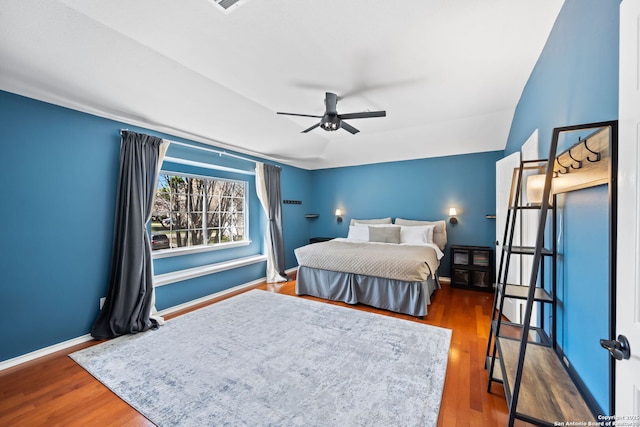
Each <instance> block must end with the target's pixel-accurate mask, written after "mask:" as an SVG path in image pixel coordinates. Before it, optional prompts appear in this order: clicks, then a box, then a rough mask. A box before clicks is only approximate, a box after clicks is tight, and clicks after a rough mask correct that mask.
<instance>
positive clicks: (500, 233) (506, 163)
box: [495, 152, 522, 323]
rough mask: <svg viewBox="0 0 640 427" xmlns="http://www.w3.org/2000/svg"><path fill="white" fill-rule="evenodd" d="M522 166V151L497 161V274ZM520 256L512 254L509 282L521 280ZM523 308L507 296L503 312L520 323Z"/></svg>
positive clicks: (517, 239)
mask: <svg viewBox="0 0 640 427" xmlns="http://www.w3.org/2000/svg"><path fill="white" fill-rule="evenodd" d="M518 167H520V153H519V152H518V153H513V154H511V155H510V156H507V157H505V158H503V159H500V160H498V161H497V162H496V257H495V258H496V275H497V274H498V273H499V271H500V270H499V268H500V259H501V258H502V242H503V241H504V230H505V224H506V223H507V206H509V196H510V194H511V181H512V178H513V170H514V169H517V168H518ZM513 244H514V245H519V244H520V226H519V225H517V226H516V228H515V233H514V236H513ZM520 276H521V273H520V257H519V256H513V255H512V256H511V261H510V263H509V275H508V277H507V282H508V283H521V282H520ZM521 312H522V310H521V309H520V304H518V301H517V300H512V299H511V298H506V299H505V301H504V307H503V310H502V314H504V315H505V316H506V317H507V319H509V320H510V321H512V322H514V323H520V315H521Z"/></svg>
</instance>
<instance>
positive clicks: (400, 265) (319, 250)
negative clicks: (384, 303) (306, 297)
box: [295, 239, 440, 282]
mask: <svg viewBox="0 0 640 427" xmlns="http://www.w3.org/2000/svg"><path fill="white" fill-rule="evenodd" d="M295 255H296V258H297V259H298V265H300V266H305V267H312V268H318V269H321V270H330V271H340V272H343V273H353V274H364V275H367V276H374V277H384V278H388V279H396V280H403V281H407V282H424V281H425V280H427V278H428V277H429V276H432V275H435V272H436V271H437V269H438V266H439V264H440V262H439V261H438V258H437V254H436V250H435V249H434V248H433V247H430V246H409V245H397V244H393V243H367V242H349V241H346V240H342V239H337V240H330V241H328V242H322V243H315V244H311V245H307V246H303V247H301V248H298V249H296V250H295Z"/></svg>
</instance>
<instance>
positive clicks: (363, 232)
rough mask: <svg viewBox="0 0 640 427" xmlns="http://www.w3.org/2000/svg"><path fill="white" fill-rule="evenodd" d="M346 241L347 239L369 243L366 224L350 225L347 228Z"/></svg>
mask: <svg viewBox="0 0 640 427" xmlns="http://www.w3.org/2000/svg"><path fill="white" fill-rule="evenodd" d="M347 239H349V240H357V241H359V242H368V241H369V227H367V225H366V224H362V225H350V226H349V234H347Z"/></svg>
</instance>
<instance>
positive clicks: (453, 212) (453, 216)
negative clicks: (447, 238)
mask: <svg viewBox="0 0 640 427" xmlns="http://www.w3.org/2000/svg"><path fill="white" fill-rule="evenodd" d="M456 215H458V212H456V208H449V222H450V223H451V224H457V223H458V218H456Z"/></svg>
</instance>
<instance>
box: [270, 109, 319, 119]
mask: <svg viewBox="0 0 640 427" xmlns="http://www.w3.org/2000/svg"><path fill="white" fill-rule="evenodd" d="M276 114H284V115H285V116H300V117H315V118H316V119H321V118H322V116H314V115H311V114H298V113H281V112H280V111H278V112H277V113H276Z"/></svg>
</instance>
